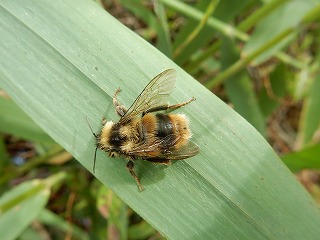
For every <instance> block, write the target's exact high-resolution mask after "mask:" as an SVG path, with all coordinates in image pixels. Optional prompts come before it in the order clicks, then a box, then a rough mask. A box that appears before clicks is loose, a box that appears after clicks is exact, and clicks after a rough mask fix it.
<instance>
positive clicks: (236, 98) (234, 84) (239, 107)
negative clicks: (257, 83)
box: [221, 38, 266, 135]
mask: <svg viewBox="0 0 320 240" xmlns="http://www.w3.org/2000/svg"><path fill="white" fill-rule="evenodd" d="M222 42H223V43H222V47H221V53H222V60H221V61H222V66H223V69H225V68H227V67H228V66H230V65H232V63H233V62H235V61H236V59H238V58H239V53H238V52H237V50H236V48H235V46H234V43H233V42H232V41H230V40H229V39H227V38H224V39H223V40H222ZM224 86H225V88H226V93H227V95H228V97H229V99H230V100H231V102H232V104H233V105H234V109H235V110H236V111H237V112H238V113H239V114H241V116H242V117H244V118H245V119H247V121H248V122H250V123H251V124H252V125H253V126H254V127H255V128H256V129H257V130H258V131H259V132H260V133H261V134H262V135H265V131H266V129H265V128H266V126H265V125H266V124H265V120H264V118H263V116H262V113H261V111H260V108H259V105H258V102H257V98H256V96H255V93H254V91H253V84H252V82H251V79H250V78H249V76H248V73H247V72H244V71H242V72H240V73H239V74H237V75H234V76H231V77H230V78H228V80H227V81H226V82H225V83H224Z"/></svg>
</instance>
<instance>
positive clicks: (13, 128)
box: [0, 97, 53, 142]
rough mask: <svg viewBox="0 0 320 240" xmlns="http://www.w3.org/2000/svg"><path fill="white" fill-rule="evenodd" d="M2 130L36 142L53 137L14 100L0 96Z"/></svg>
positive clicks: (0, 129)
mask: <svg viewBox="0 0 320 240" xmlns="http://www.w3.org/2000/svg"><path fill="white" fill-rule="evenodd" d="M0 131H1V132H5V133H10V134H13V135H15V136H18V137H21V138H24V139H27V140H33V141H36V142H41V141H44V142H53V141H52V139H51V138H50V137H49V136H48V135H47V134H46V133H45V132H44V131H43V130H42V129H41V128H40V127H39V126H38V125H37V124H35V123H34V122H33V121H32V120H31V118H30V117H29V116H27V115H26V114H25V113H24V112H23V111H22V110H21V108H20V107H19V106H17V105H16V104H15V103H14V102H12V101H10V100H8V99H4V98H1V97H0Z"/></svg>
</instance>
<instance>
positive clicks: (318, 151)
mask: <svg viewBox="0 0 320 240" xmlns="http://www.w3.org/2000/svg"><path fill="white" fill-rule="evenodd" d="M319 156H320V144H315V145H313V146H310V147H307V148H304V149H302V150H300V151H297V152H292V153H288V154H285V155H283V156H282V157H281V158H282V160H283V162H284V163H285V164H286V165H287V166H288V168H290V170H291V171H293V172H298V171H299V170H302V169H305V168H310V169H318V170H319V169H320V162H319Z"/></svg>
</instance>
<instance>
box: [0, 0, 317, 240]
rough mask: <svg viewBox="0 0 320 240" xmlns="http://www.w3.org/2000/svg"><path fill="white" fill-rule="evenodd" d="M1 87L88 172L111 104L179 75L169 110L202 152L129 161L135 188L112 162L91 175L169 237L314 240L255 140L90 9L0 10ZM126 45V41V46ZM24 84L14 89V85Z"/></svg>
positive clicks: (293, 193)
mask: <svg viewBox="0 0 320 240" xmlns="http://www.w3.org/2000/svg"><path fill="white" fill-rule="evenodd" d="M0 22H1V25H0V35H1V36H2V41H1V42H0V51H1V58H0V85H1V87H3V89H4V90H5V91H6V92H7V93H8V94H9V95H10V96H11V97H12V99H13V100H14V101H15V102H16V103H17V104H18V105H19V106H20V107H22V108H23V110H24V111H25V112H26V113H27V114H28V115H29V116H30V117H31V118H32V119H33V120H34V121H35V122H36V123H37V124H39V126H40V127H42V128H43V129H44V130H45V131H46V132H47V133H48V134H49V135H50V136H51V137H52V138H53V139H54V140H55V141H56V142H58V143H59V144H60V145H61V146H63V147H64V148H65V149H66V150H67V151H68V152H70V153H72V154H73V156H74V157H75V158H76V159H77V160H78V161H79V162H80V163H81V164H83V165H84V167H86V168H87V169H89V170H92V164H93V153H94V148H95V146H94V145H95V139H94V137H93V136H92V133H91V132H90V129H89V127H88V125H87V122H86V120H85V117H86V116H87V117H88V118H89V122H90V123H91V124H92V125H93V128H94V129H95V130H96V131H99V130H100V128H101V119H102V116H106V117H107V119H112V120H114V121H117V120H118V117H116V114H115V111H114V107H113V105H112V96H113V94H114V92H115V90H116V89H117V88H118V87H119V86H120V87H121V88H122V92H121V94H120V95H119V100H120V101H121V102H122V103H123V104H125V105H126V106H129V105H130V104H131V103H132V102H133V100H134V99H135V98H136V97H137V95H138V94H139V93H140V91H141V90H142V89H143V87H144V86H145V85H146V84H147V83H148V81H149V80H150V79H151V78H152V77H154V76H155V75H157V74H158V73H160V72H161V71H163V70H165V69H168V68H175V69H176V70H177V72H178V80H177V85H176V89H175V90H174V91H173V94H172V99H170V102H171V103H177V102H182V101H185V100H188V99H190V98H191V97H192V96H195V97H196V98H197V101H195V102H193V103H191V104H190V105H187V106H186V107H184V108H183V109H180V110H179V111H181V112H184V113H186V115H188V117H189V118H190V122H191V129H192V131H193V141H194V142H195V143H197V144H198V145H199V147H200V149H201V151H200V153H199V154H198V155H197V156H196V157H193V158H191V159H188V160H185V161H177V162H175V163H173V164H172V165H171V166H170V167H165V166H158V165H153V164H150V163H148V162H141V161H137V171H138V174H139V176H140V177H141V182H142V184H143V185H144V187H145V190H144V191H143V192H139V191H138V188H137V186H136V183H135V181H134V179H132V177H131V176H130V174H129V173H128V172H127V171H126V170H125V160H124V159H123V158H118V159H110V158H108V157H107V156H106V154H104V153H102V152H99V153H98V156H97V168H96V174H95V175H96V177H97V178H98V179H99V180H100V181H101V182H102V183H103V184H105V185H107V186H108V187H110V188H111V189H112V190H113V191H114V192H115V193H116V194H117V195H118V196H119V197H120V198H122V199H123V200H124V201H125V202H126V203H127V204H128V205H129V206H130V207H132V208H133V209H134V210H135V211H136V212H137V213H139V214H140V215H141V216H142V217H143V218H144V219H145V220H146V221H148V222H149V223H150V224H151V225H152V226H154V227H155V228H156V229H158V230H159V231H160V232H161V233H162V234H163V235H164V236H165V237H167V238H170V239H219V238H220V239H221V238H225V239H234V238H238V239H316V238H317V237H318V236H319V234H320V230H319V228H318V225H319V223H320V214H319V209H318V207H317V205H316V204H315V203H314V202H313V200H312V199H311V197H310V196H309V195H308V194H307V193H306V191H305V190H304V189H303V188H302V186H301V185H300V184H298V183H297V181H296V180H295V178H294V177H293V175H292V174H291V173H290V172H289V171H288V169H287V168H286V167H285V166H284V164H283V163H282V162H281V161H280V159H279V157H278V156H277V155H276V154H275V153H274V151H273V150H272V149H271V147H270V146H269V145H268V144H267V142H266V141H265V140H264V138H263V137H262V136H261V135H260V134H259V133H258V132H257V131H256V130H255V129H254V128H253V127H252V126H251V125H250V124H248V123H247V122H246V121H245V120H244V119H243V118H242V117H241V116H239V115H238V114H237V113H236V112H235V111H234V110H232V109H230V108H229V107H228V106H227V105H226V104H224V103H223V102H222V101H220V100H219V99H218V98H217V97H215V96H214V95H213V94H212V93H211V92H210V91H208V90H207V89H205V88H204V87H203V86H201V85H200V84H199V83H198V82H196V81H195V80H194V79H193V78H192V77H191V76H189V75H188V74H187V73H185V72H184V71H183V70H182V69H181V68H179V67H178V66H177V65H175V64H174V63H173V62H172V61H171V60H170V59H168V58H167V57H165V56H164V55H163V54H161V53H160V52H159V51H158V50H157V49H155V48H154V47H152V46H151V45H149V44H148V43H146V41H144V40H143V39H141V38H140V37H138V36H137V35H136V34H135V33H133V32H131V31H130V30H129V29H127V28H126V27H124V26H123V25H122V24H121V23H119V22H118V21H117V20H115V19H114V18H113V17H111V16H110V15H109V14H108V13H106V12H105V11H104V10H103V9H101V8H100V7H99V6H98V5H97V4H95V3H94V2H92V1H88V0H79V1H71V2H70V1H63V0H58V1H22V0H20V1H18V0H16V1H11V0H2V1H1V2H0ZM128 43H129V44H128ZM22 79H23V81H22Z"/></svg>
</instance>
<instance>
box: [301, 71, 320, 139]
mask: <svg viewBox="0 0 320 240" xmlns="http://www.w3.org/2000/svg"><path fill="white" fill-rule="evenodd" d="M319 89H320V75H318V77H316V78H315V79H314V81H313V83H312V85H311V87H310V90H309V92H310V93H309V94H308V95H307V96H306V98H305V101H304V104H303V110H302V114H301V118H300V126H299V128H300V131H299V134H300V136H299V138H300V141H301V143H302V145H307V144H310V143H312V141H317V140H316V138H317V137H316V136H315V135H316V133H317V130H320V111H319V106H320V96H319Z"/></svg>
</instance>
